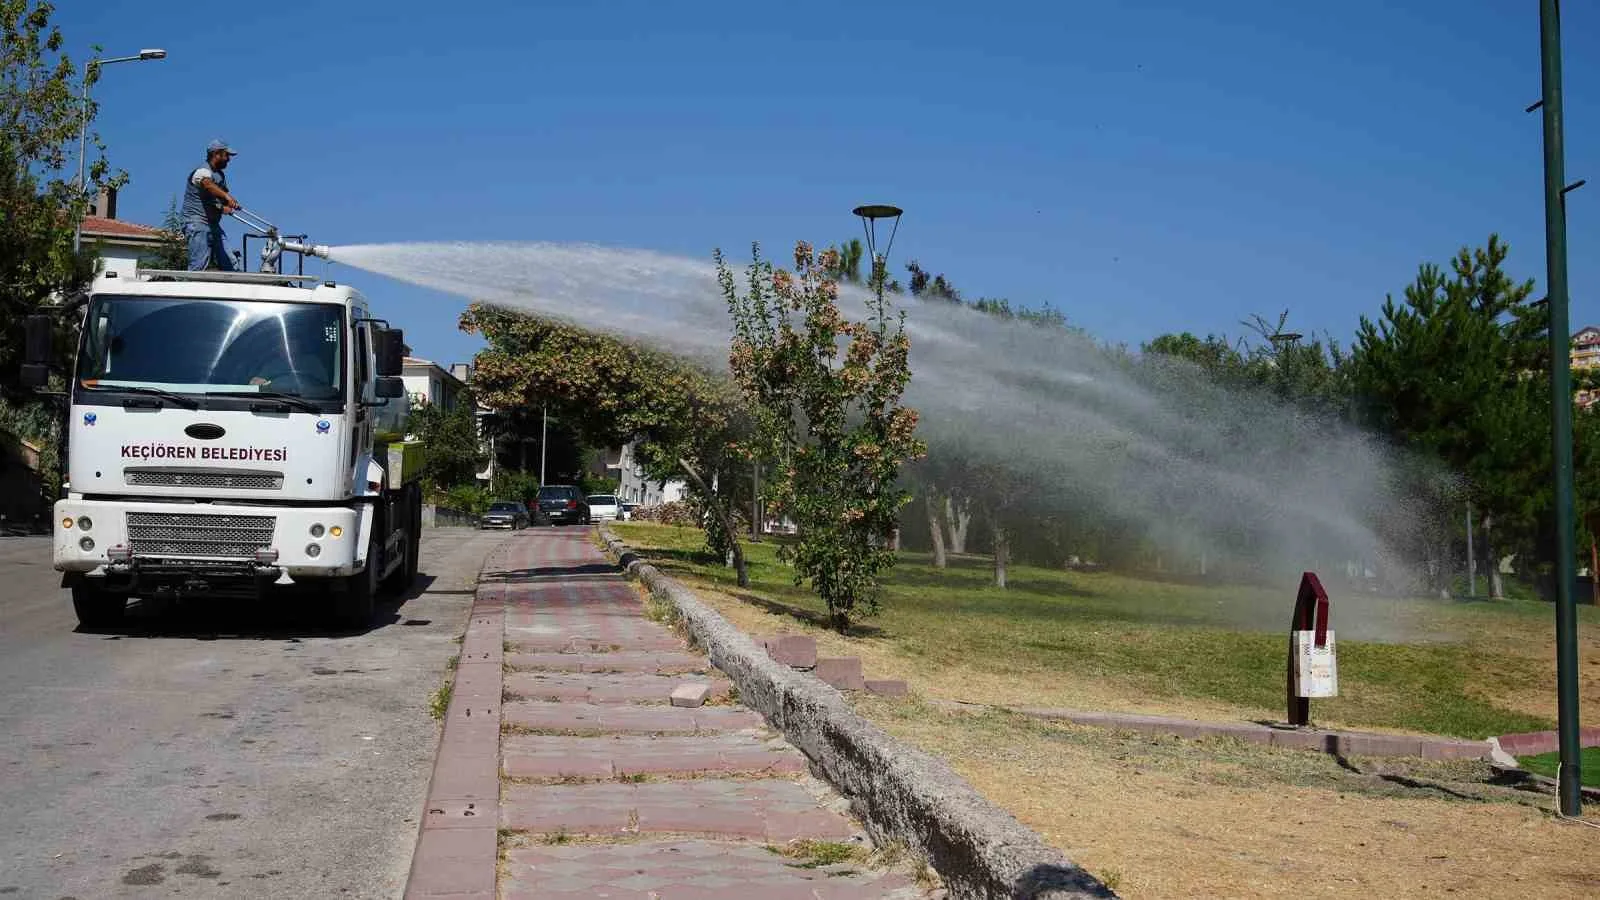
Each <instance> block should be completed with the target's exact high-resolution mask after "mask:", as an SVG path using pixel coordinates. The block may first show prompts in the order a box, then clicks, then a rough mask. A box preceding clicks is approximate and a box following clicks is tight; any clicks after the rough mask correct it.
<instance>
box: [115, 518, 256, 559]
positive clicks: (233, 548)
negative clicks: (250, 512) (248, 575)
mask: <svg viewBox="0 0 1600 900" xmlns="http://www.w3.org/2000/svg"><path fill="white" fill-rule="evenodd" d="M276 525H277V520H276V519H275V518H274V517H272V516H238V515H215V514H210V513H164V512H130V513H128V546H129V548H130V549H132V550H133V555H134V556H146V557H149V556H162V557H174V556H198V557H204V558H209V559H251V558H253V557H254V556H255V553H256V551H257V550H261V549H264V548H266V547H270V546H272V533H273V529H274V528H275V527H276Z"/></svg>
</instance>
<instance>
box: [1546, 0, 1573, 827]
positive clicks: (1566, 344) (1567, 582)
mask: <svg viewBox="0 0 1600 900" xmlns="http://www.w3.org/2000/svg"><path fill="white" fill-rule="evenodd" d="M1539 51H1540V54H1539V55H1540V67H1539V68H1540V74H1541V79H1540V80H1541V81H1542V83H1543V86H1544V94H1543V98H1542V100H1543V105H1544V245H1545V269H1546V274H1545V280H1546V285H1545V287H1546V291H1547V296H1548V297H1549V301H1550V302H1549V310H1550V421H1551V426H1552V428H1553V429H1554V435H1553V436H1554V438H1555V494H1556V548H1555V550H1556V560H1555V563H1556V566H1555V577H1556V691H1557V715H1558V718H1559V747H1560V750H1561V769H1560V777H1559V786H1558V788H1557V792H1558V794H1559V796H1560V806H1561V812H1562V814H1563V815H1568V816H1576V815H1579V814H1580V813H1581V812H1582V811H1583V792H1582V790H1581V789H1580V788H1581V785H1582V783H1583V782H1582V779H1581V777H1580V775H1581V773H1580V771H1579V763H1578V757H1579V746H1578V743H1579V742H1578V610H1577V606H1576V605H1575V604H1576V600H1575V598H1574V597H1573V596H1572V588H1573V581H1574V580H1575V579H1576V574H1577V573H1576V554H1577V547H1576V529H1575V527H1574V516H1573V501H1572V370H1571V369H1570V368H1569V366H1570V360H1569V354H1570V352H1571V343H1572V338H1571V336H1570V328H1569V326H1568V322H1567V210H1566V184H1565V181H1566V172H1565V171H1564V168H1565V164H1564V162H1563V156H1564V154H1563V150H1562V122H1561V11H1560V6H1559V4H1558V3H1557V0H1539Z"/></svg>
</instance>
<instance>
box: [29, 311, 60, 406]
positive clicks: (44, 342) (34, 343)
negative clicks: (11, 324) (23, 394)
mask: <svg viewBox="0 0 1600 900" xmlns="http://www.w3.org/2000/svg"><path fill="white" fill-rule="evenodd" d="M55 325H56V323H55V319H54V318H52V317H51V316H44V315H34V316H26V317H24V318H23V320H22V372H21V373H20V374H21V376H22V379H21V380H22V385H23V387H29V388H42V387H44V386H45V385H47V384H49V383H50V364H51V363H52V362H54V361H55V359H54V358H55V346H54V344H55Z"/></svg>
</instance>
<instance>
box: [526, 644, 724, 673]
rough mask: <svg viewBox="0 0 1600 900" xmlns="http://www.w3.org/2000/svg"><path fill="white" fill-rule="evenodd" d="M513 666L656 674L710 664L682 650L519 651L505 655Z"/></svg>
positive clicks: (704, 668)
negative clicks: (608, 651)
mask: <svg viewBox="0 0 1600 900" xmlns="http://www.w3.org/2000/svg"><path fill="white" fill-rule="evenodd" d="M506 664H507V665H509V666H510V667H511V668H513V669H518V670H529V671H539V670H543V671H550V672H596V673H606V672H645V673H654V674H657V675H675V674H684V673H692V672H706V671H709V670H710V668H711V664H710V663H708V662H706V659H705V657H703V656H695V655H694V654H692V653H683V652H676V653H674V652H636V651H628V650H621V651H617V652H614V653H561V652H550V653H520V652H514V653H512V654H510V655H509V656H507V657H506Z"/></svg>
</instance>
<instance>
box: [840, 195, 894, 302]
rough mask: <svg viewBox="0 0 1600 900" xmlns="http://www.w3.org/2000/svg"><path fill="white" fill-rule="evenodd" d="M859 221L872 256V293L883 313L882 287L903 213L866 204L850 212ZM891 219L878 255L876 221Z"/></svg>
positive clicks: (885, 279)
mask: <svg viewBox="0 0 1600 900" xmlns="http://www.w3.org/2000/svg"><path fill="white" fill-rule="evenodd" d="M851 212H852V213H854V214H855V215H856V216H858V217H859V218H860V219H861V229H862V230H863V231H865V232H866V233H867V252H868V253H870V254H872V292H873V294H875V295H876V296H877V298H878V306H879V310H878V312H879V313H880V314H881V313H882V312H883V310H882V307H883V287H884V283H885V282H887V281H888V280H889V277H888V276H889V251H890V250H892V249H894V236H895V235H896V234H899V233H900V216H901V215H902V214H903V213H904V210H902V209H901V208H900V207H898V206H890V205H888V204H886V203H868V204H865V205H863V206H858V207H856V208H855V209H853V210H851ZM879 219H893V220H894V227H893V228H891V229H890V230H889V243H888V244H887V245H886V246H885V247H884V248H883V253H882V254H879V253H878V220H879Z"/></svg>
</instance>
